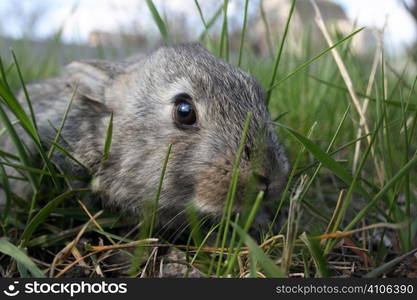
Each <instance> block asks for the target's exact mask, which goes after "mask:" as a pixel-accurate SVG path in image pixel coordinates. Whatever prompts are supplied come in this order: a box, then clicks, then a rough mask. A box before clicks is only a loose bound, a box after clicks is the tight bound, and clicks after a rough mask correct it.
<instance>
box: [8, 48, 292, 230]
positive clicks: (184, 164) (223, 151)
mask: <svg viewBox="0 0 417 300" xmlns="http://www.w3.org/2000/svg"><path fill="white" fill-rule="evenodd" d="M27 89H28V92H29V95H30V98H31V101H32V106H33V110H34V113H35V115H36V117H37V123H38V124H37V125H38V130H39V134H40V137H41V139H42V141H43V143H44V145H45V147H50V142H48V141H50V140H53V139H54V137H55V135H56V128H59V127H60V124H61V122H62V118H63V115H64V113H65V111H66V109H67V105H68V103H69V101H70V99H71V97H72V95H73V93H74V94H75V96H74V99H73V102H72V107H71V108H70V110H69V112H68V116H67V119H66V121H65V125H64V127H63V130H62V134H61V136H62V139H60V141H59V143H60V144H61V145H62V147H64V148H66V149H67V150H68V151H69V153H70V154H71V155H72V156H73V157H74V158H75V159H76V160H77V161H79V162H81V163H82V164H83V165H84V166H85V167H86V168H87V169H88V172H87V173H88V174H90V175H91V177H92V181H91V182H92V183H91V187H92V190H93V193H94V195H96V196H97V198H99V199H100V201H101V202H102V203H103V205H104V206H105V207H107V208H116V209H118V210H119V211H121V212H123V213H126V215H133V216H140V215H141V214H142V213H143V209H144V205H145V201H146V200H147V199H153V197H155V194H156V191H157V189H158V185H159V181H160V178H161V169H162V165H163V162H164V159H165V156H166V154H167V150H168V146H169V145H170V144H172V150H171V153H170V155H169V159H168V163H167V167H166V173H165V176H164V179H163V185H162V190H161V194H160V198H159V207H158V211H159V213H160V215H161V216H166V218H165V219H164V218H163V217H160V218H161V220H165V221H166V220H168V219H167V218H168V217H170V218H173V217H175V216H178V215H181V214H182V215H184V211H185V210H186V208H187V207H188V206H193V207H195V208H196V210H197V212H200V213H202V214H208V215H213V216H219V215H220V214H221V213H222V210H223V207H224V203H225V199H226V196H227V193H228V189H229V185H230V181H231V174H232V170H233V167H234V160H235V157H236V153H237V150H238V147H239V144H240V140H241V137H242V131H243V126H244V123H245V119H246V117H247V115H248V113H249V112H250V113H251V114H252V119H251V122H250V127H249V130H248V133H247V140H246V144H245V146H244V151H243V153H242V157H241V160H240V164H239V171H240V176H239V181H238V186H237V190H238V192H237V195H236V200H235V203H234V207H233V209H234V210H236V211H239V209H241V208H242V206H243V202H244V201H243V199H244V192H243V191H244V190H245V187H246V186H247V185H248V182H249V181H250V180H253V181H254V182H255V186H256V189H257V190H263V191H264V192H265V197H264V199H263V203H271V202H272V201H274V200H275V201H276V200H278V195H279V193H280V191H281V189H282V187H283V185H284V184H285V182H286V177H287V174H288V170H289V162H288V158H287V154H286V152H285V150H284V147H283V146H282V144H281V143H280V142H279V140H278V138H277V135H276V133H275V128H274V125H273V123H272V121H271V118H270V115H269V113H268V110H267V107H266V105H265V96H264V92H263V90H262V88H261V86H260V84H259V83H258V82H257V81H256V79H255V78H254V77H252V76H251V75H250V74H248V73H247V72H245V71H243V70H241V69H239V68H237V67H234V66H232V65H230V64H229V63H227V62H226V61H224V60H222V59H220V58H218V57H215V56H214V55H212V54H210V52H209V51H208V50H206V49H205V48H204V47H203V46H202V45H200V44H197V43H189V44H178V45H170V46H162V47H160V48H159V49H157V50H155V51H154V52H152V53H150V54H149V55H147V56H144V57H133V58H130V59H126V60H124V61H120V62H110V61H104V60H85V61H75V62H72V63H70V64H69V65H68V66H66V67H65V69H64V71H63V72H62V75H60V76H59V77H56V78H52V79H47V80H44V81H41V82H38V83H33V84H30V85H28V86H27ZM19 99H20V101H21V102H22V103H25V101H24V95H23V93H20V95H19ZM111 116H112V118H113V123H112V124H113V133H112V142H111V147H110V151H109V153H108V157H107V158H105V157H104V156H103V149H104V147H105V140H106V136H107V129H108V127H109V123H110V118H111ZM51 124H52V125H53V126H51ZM54 127H55V129H54ZM23 134H24V133H23V132H22V135H23ZM25 139H26V142H27V143H30V142H29V139H28V138H27V137H26V138H25ZM5 144H8V145H6V146H5ZM2 147H5V148H6V150H7V149H8V151H14V150H12V149H13V145H11V143H10V141H8V142H7V143H3V145H2ZM32 148H33V145H32ZM33 149H34V148H33ZM54 153H55V154H54V163H55V164H56V165H57V166H59V167H61V168H62V169H65V170H66V173H68V172H69V173H70V174H73V175H80V176H81V175H85V174H86V171H85V170H84V168H82V167H80V166H79V164H77V163H74V161H73V160H71V159H69V158H67V157H66V156H65V155H62V154H61V153H60V152H59V151H56V150H55V151H54ZM251 178H252V179H251ZM22 189H23V188H22ZM262 218H263V217H262ZM262 218H261V219H259V220H258V219H257V220H258V222H265V220H264V219H262Z"/></svg>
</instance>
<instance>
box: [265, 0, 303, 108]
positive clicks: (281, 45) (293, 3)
mask: <svg viewBox="0 0 417 300" xmlns="http://www.w3.org/2000/svg"><path fill="white" fill-rule="evenodd" d="M295 2H296V0H292V2H291V7H290V11H289V13H288V17H287V22H286V24H285V29H284V34H283V35H282V39H281V42H280V45H279V49H278V54H277V56H276V57H275V62H274V68H273V69H272V76H271V80H270V82H269V88H268V91H267V93H266V104H267V105H268V104H269V101H270V99H271V94H272V87H273V86H274V83H275V80H276V77H277V74H278V66H279V62H280V61H281V56H282V51H283V50H284V44H285V41H286V39H287V34H288V29H289V28H290V22H291V19H292V16H293V13H294V9H295Z"/></svg>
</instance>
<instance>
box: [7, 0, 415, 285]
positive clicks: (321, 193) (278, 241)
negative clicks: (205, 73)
mask: <svg viewBox="0 0 417 300" xmlns="http://www.w3.org/2000/svg"><path fill="white" fill-rule="evenodd" d="M228 2H229V1H227V0H225V1H224V2H223V4H222V5H221V6H220V7H219V8H218V9H217V10H216V11H215V13H214V15H212V16H206V15H204V11H203V10H201V7H200V5H199V1H197V0H195V1H194V3H195V5H196V7H197V10H198V12H199V18H200V19H201V23H202V24H201V34H200V35H199V40H200V41H201V42H202V43H204V44H205V45H206V46H207V47H208V48H209V49H210V50H211V51H212V52H213V53H214V54H216V55H218V56H220V57H223V58H224V59H226V60H228V61H229V62H230V63H232V64H235V65H239V66H240V67H241V68H243V69H245V70H247V71H249V72H251V73H252V74H253V75H254V76H255V77H257V78H258V80H259V81H260V82H261V84H262V85H263V87H264V88H265V91H266V94H267V103H268V108H269V111H270V113H271V116H272V119H273V120H274V121H275V124H276V130H277V133H278V135H279V137H280V139H281V141H282V142H283V143H284V145H285V147H286V148H287V152H288V154H289V157H290V161H291V162H292V170H291V173H290V176H289V180H288V184H287V186H286V187H285V189H284V191H283V193H282V195H281V196H280V198H279V199H276V206H275V208H274V209H275V210H276V211H274V213H275V215H276V218H275V219H274V220H271V224H270V227H269V228H270V230H269V232H263V234H262V237H261V239H260V240H256V239H254V238H253V237H251V236H250V234H249V231H250V228H251V224H252V222H253V220H254V216H255V214H256V211H257V210H258V208H259V206H260V205H261V203H262V198H263V194H262V193H259V194H258V193H255V194H254V195H251V197H249V198H250V199H248V205H247V211H243V212H241V213H239V214H237V215H233V214H232V210H231V208H232V205H233V202H234V199H235V195H236V193H237V187H238V185H237V182H238V179H239V169H238V168H237V167H236V166H238V164H239V161H240V156H241V154H242V151H243V145H244V142H245V138H246V132H247V130H248V127H249V126H250V122H251V115H250V114H249V115H248V118H247V120H246V123H245V130H244V131H243V135H242V140H241V147H240V148H239V151H238V153H236V161H235V165H234V166H235V168H234V170H233V176H232V180H231V183H230V187H229V193H228V195H227V199H225V206H224V210H223V214H222V215H221V218H219V221H218V223H217V224H212V225H211V227H210V228H208V230H201V228H202V227H204V226H203V225H204V224H206V221H207V220H206V219H200V218H199V217H198V215H197V213H196V212H195V211H193V210H192V209H191V210H190V211H188V212H187V215H188V216H189V224H184V226H189V227H190V230H189V236H188V239H186V240H187V242H186V245H183V244H181V245H171V244H170V243H169V241H165V240H164V239H162V238H161V237H160V236H159V231H158V230H156V229H157V227H156V226H155V223H156V222H157V220H158V216H157V214H156V209H155V208H156V206H157V203H158V201H159V195H160V192H161V187H162V183H163V180H164V174H165V170H166V167H167V164H168V161H169V154H170V152H171V145H167V149H168V150H167V154H166V158H165V160H164V161H161V162H160V164H161V178H160V184H159V186H156V187H155V197H154V198H152V199H150V201H149V202H150V204H149V209H148V210H147V212H148V213H147V217H146V218H144V219H143V220H131V219H128V220H127V219H126V218H123V216H119V215H118V214H117V213H114V212H108V211H107V212H104V213H102V214H99V213H98V210H97V209H96V208H94V207H89V206H87V208H86V207H85V206H83V205H81V204H80V203H81V202H84V201H87V199H88V197H89V195H90V193H91V191H90V190H89V189H88V188H84V189H73V188H72V187H71V185H70V184H69V179H71V180H73V179H74V178H73V176H71V175H68V174H63V173H62V171H61V170H60V169H59V168H57V166H55V164H54V161H53V156H52V152H53V151H60V152H61V153H63V154H64V155H67V156H68V158H69V159H72V160H76V158H74V157H72V156H71V154H70V153H69V152H68V151H67V150H66V149H65V147H63V146H62V145H58V143H57V141H58V139H59V137H60V132H61V131H62V128H63V126H65V120H66V114H65V115H64V116H63V119H62V123H61V126H60V128H58V129H56V132H57V135H56V138H55V139H54V141H52V142H51V143H50V144H51V145H52V146H51V148H49V149H44V148H43V147H42V145H41V139H40V137H39V134H38V130H37V122H36V116H35V115H34V114H33V111H32V109H31V101H30V94H29V93H28V92H27V90H26V88H25V83H27V82H29V81H32V80H38V79H43V78H46V77H51V76H54V75H56V74H57V73H58V70H59V63H58V62H57V59H56V58H57V57H58V54H59V52H60V49H62V47H64V45H63V44H62V42H61V41H60V35H61V34H60V32H61V31H60V32H59V33H58V34H57V35H56V37H55V38H54V39H53V40H52V41H51V42H50V45H49V46H48V47H47V53H44V57H42V58H41V59H39V58H35V57H33V56H32V55H31V51H30V41H28V40H22V41H17V42H16V44H15V46H14V49H15V53H14V52H13V53H9V52H3V53H0V54H1V57H2V58H3V60H1V61H0V75H1V76H0V120H1V123H0V124H1V128H0V138H2V137H3V136H5V135H9V136H10V138H11V140H12V141H13V143H14V145H15V147H16V150H17V151H16V153H7V152H6V151H4V150H3V149H0V177H1V180H0V187H1V189H2V190H3V192H4V194H5V196H6V198H7V202H6V204H5V207H4V209H3V211H2V215H1V218H0V226H1V228H0V229H1V231H0V232H1V233H0V237H1V238H0V252H1V253H2V254H3V255H0V266H1V267H2V268H1V269H2V270H3V271H2V272H3V274H1V275H2V276H9V277H10V276H22V277H28V276H41V275H42V274H44V275H45V276H46V275H47V274H52V273H53V274H58V276H73V275H71V274H72V273H71V272H72V271H74V270H75V269H77V268H78V269H82V270H84V273H82V274H83V276H93V275H94V274H95V273H97V272H99V271H98V270H100V272H102V274H104V275H103V276H141V277H145V276H157V275H158V272H157V270H158V269H159V267H160V266H159V264H158V261H160V260H158V259H160V258H158V259H157V256H156V250H155V249H157V248H158V249H167V248H169V247H171V248H174V249H177V251H180V252H182V253H183V257H185V258H184V260H182V261H181V263H182V264H183V265H184V266H185V269H186V271H185V272H184V274H182V275H183V276H188V275H190V274H191V273H190V272H192V270H195V269H198V270H199V272H200V275H202V276H205V277H243V276H250V277H263V276H266V277H286V276H290V275H291V274H294V273H297V274H300V273H301V274H304V276H305V277H340V276H344V277H349V276H364V277H377V276H392V274H393V270H395V268H396V267H397V266H398V263H400V262H401V261H402V260H404V259H406V258H407V257H409V256H410V255H412V254H413V253H414V252H415V250H414V248H415V247H416V245H417V236H416V232H417V218H416V213H417V181H416V180H415V179H414V178H416V176H417V152H416V151H417V135H416V133H415V132H416V127H417V102H416V99H417V97H416V92H415V90H414V89H415V85H416V81H417V76H416V71H415V69H416V67H415V65H412V62H411V60H410V58H408V57H406V56H404V57H389V56H387V55H386V54H383V55H380V59H379V60H378V61H377V65H376V67H377V69H376V76H375V81H374V83H373V85H372V86H371V88H369V87H368V86H367V83H368V82H369V79H370V75H371V70H372V63H373V56H374V55H375V53H369V54H367V55H365V56H363V55H357V54H355V51H354V50H353V47H352V43H351V39H352V37H354V36H356V35H360V34H362V32H361V31H362V30H363V29H362V28H359V29H353V30H352V33H351V34H347V35H346V36H343V35H340V34H339V33H337V32H332V33H331V38H332V40H333V44H332V45H330V46H329V45H326V44H325V43H324V41H323V44H322V45H320V47H319V48H320V49H316V48H317V47H312V46H311V45H312V41H311V40H310V37H309V35H306V37H305V38H303V43H302V45H303V46H302V47H303V48H302V51H301V52H300V53H299V52H294V51H291V49H289V48H288V45H287V44H286V40H287V39H288V38H289V37H290V35H291V34H292V31H291V17H292V15H293V12H294V11H293V8H294V2H295V1H294V2H293V3H292V6H291V10H290V11H289V12H288V19H287V21H286V22H285V24H286V25H285V27H284V28H281V32H282V35H278V36H274V37H273V40H272V41H271V43H270V46H269V48H271V49H270V51H272V53H271V57H269V56H268V57H259V56H257V55H256V54H255V52H254V50H253V49H252V48H251V47H250V44H249V43H248V41H249V39H250V35H249V34H248V33H249V32H248V30H250V29H249V28H250V26H247V23H248V19H247V17H248V15H247V14H248V2H249V1H245V5H244V7H243V11H242V16H243V21H242V32H241V36H240V40H239V46H238V48H237V49H233V48H232V47H231V44H230V43H229V42H230V41H229V39H230V36H229V32H228V31H229V21H228V17H227V11H228V4H229V3H228ZM146 3H147V5H148V8H149V9H150V12H151V15H152V16H153V18H154V20H155V24H156V26H157V27H158V28H159V31H160V33H161V36H162V39H163V40H164V41H165V42H167V43H169V42H170V41H172V40H173V39H171V37H170V32H169V27H168V26H167V24H166V23H165V21H164V19H163V18H162V17H161V14H160V13H159V12H158V9H157V7H156V6H155V5H154V4H153V2H152V1H150V0H149V1H148V0H147V1H146ZM264 13H265V12H262V14H261V15H262V16H263V19H264V23H265V24H267V21H266V19H265V14H264ZM167 18H168V19H169V15H168V16H167ZM216 22H217V23H219V22H220V24H219V25H221V26H219V28H217V29H216V26H215V24H216ZM268 26H270V25H268ZM218 29H220V31H218ZM267 32H274V31H273V30H272V28H268V30H267ZM265 39H266V40H269V39H271V37H270V36H268V37H265ZM0 44H1V41H0ZM23 45H25V47H23ZM274 45H275V46H274ZM25 49H26V50H25ZM28 49H29V50H28ZM334 50H336V51H338V53H339V55H340V57H341V59H342V61H343V63H344V65H345V66H346V69H347V71H348V75H349V77H350V79H351V81H352V85H353V89H354V92H355V93H356V95H357V96H358V99H359V109H361V108H363V105H364V103H365V101H369V103H368V108H367V110H366V112H365V113H364V116H365V119H364V121H365V122H366V125H367V128H368V129H369V132H367V131H366V130H364V128H362V126H361V125H360V120H361V116H360V114H359V113H358V107H357V106H356V103H354V101H353V99H352V94H351V93H350V91H349V88H348V86H347V81H346V77H345V76H342V74H341V71H340V68H339V67H338V65H337V64H336V63H335V60H334V57H333V56H332V52H331V51H334ZM132 51H134V49H129V51H126V52H127V53H128V52H132ZM375 51H378V49H376V50H375ZM97 53H98V55H99V54H100V53H101V54H100V55H104V56H106V54H105V53H103V52H102V51H101V50H100V49H98V52H97ZM376 54H379V53H376ZM107 55H108V54H107ZM79 56H80V54H79V53H74V57H73V58H74V59H77V58H79ZM107 58H111V57H107ZM399 61H400V62H401V61H403V62H404V61H406V62H407V63H408V64H409V65H411V66H410V67H409V68H408V69H404V70H403V71H398V70H397V71H395V69H393V68H392V66H395V65H396V64H397V63H398V62H399ZM18 89H23V92H24V95H25V99H26V100H25V101H27V105H28V107H29V110H28V111H25V110H24V109H23V107H22V105H21V103H20V102H19V101H17V99H16V91H17V90H18ZM365 99H367V100H365ZM68 103H69V104H68V109H67V112H68V111H69V109H70V107H71V103H72V99H68ZM11 115H13V118H11V117H10V116H11ZM15 119H16V120H17V121H14V120H15ZM17 126H20V127H21V128H23V130H24V131H25V132H26V133H27V134H28V136H29V137H30V138H31V139H32V140H33V143H34V144H35V146H36V151H37V153H30V152H29V151H28V148H27V147H26V145H25V144H24V143H23V141H22V139H21V137H20V136H19V134H18V132H17V131H16V128H17ZM112 130H113V117H111V118H110V120H109V123H108V128H107V135H106V139H105V141H104V143H103V144H104V149H103V157H104V159H106V157H108V154H109V153H110V152H111V140H112ZM358 132H361V134H360V135H359V136H358ZM358 143H360V147H358V148H356V147H355V145H356V144H358ZM36 156H37V157H40V158H41V159H40V160H36V159H34V157H36ZM355 157H356V159H355ZM78 163H79V162H78ZM10 168H14V169H16V170H17V171H18V172H17V174H19V175H13V176H12V175H10V174H9V173H10ZM76 179H78V180H86V179H85V178H76ZM10 180H24V181H28V182H29V183H30V184H31V188H32V191H33V193H32V196H31V197H29V198H28V199H22V198H20V197H19V196H18V195H16V191H14V190H13V184H11V182H10ZM87 180H89V179H87ZM283 212H284V214H283ZM285 212H286V213H287V214H285ZM93 215H98V216H97V218H92V216H93ZM283 215H286V217H284V218H283V217H282V216H283ZM276 221H280V222H279V223H280V224H282V226H281V228H280V229H279V230H277V229H276V228H275V227H274V226H273V225H274V224H273V223H275V222H276ZM392 224H395V226H393V225H392ZM369 225H375V226H370V227H367V228H365V229H366V230H363V231H362V230H360V229H361V228H364V227H365V226H369ZM353 229H358V230H357V231H355V232H354V233H352V234H349V236H348V237H346V236H344V235H343V234H342V233H343V232H347V231H350V230H353ZM181 230H182V228H178V231H179V232H180V231H181ZM80 232H82V233H83V238H84V241H85V244H84V245H81V244H80V243H78V244H76V245H73V248H72V252H71V251H69V252H68V253H72V256H71V255H67V256H66V258H65V259H63V260H62V261H58V263H57V264H56V265H55V267H54V268H55V269H54V270H53V271H52V273H51V268H52V265H51V264H52V262H53V261H54V259H55V258H56V256H57V254H58V253H59V252H60V251H61V250H63V249H64V248H65V247H68V246H67V245H68V244H69V243H70V242H72V241H78V240H79V238H80V237H77V235H78V234H79V233H80ZM149 238H160V240H159V241H158V242H157V243H156V244H155V241H152V240H149ZM387 241H388V242H387ZM101 243H102V244H104V245H101ZM352 245H355V247H354V248H352ZM96 246H98V247H96ZM101 246H103V247H102V248H100V247H101ZM127 249H136V250H135V251H133V252H131V251H128V250H127ZM76 252H79V253H80V255H81V256H84V259H83V260H82V263H83V264H78V262H79V261H80V258H79V256H77V255H76ZM115 252H117V253H119V254H121V255H124V256H125V257H126V261H127V262H128V263H127V264H123V263H121V264H120V265H118V266H116V267H115V266H110V265H109V264H108V263H106V259H107V256H110V255H111V254H112V253H113V254H114V253H115ZM75 262H77V263H75ZM346 265H349V266H353V265H355V266H356V267H355V269H354V271H353V272H351V271H346V268H345V267H346ZM99 275H100V274H99Z"/></svg>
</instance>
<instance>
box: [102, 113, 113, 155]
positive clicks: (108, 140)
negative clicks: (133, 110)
mask: <svg viewBox="0 0 417 300" xmlns="http://www.w3.org/2000/svg"><path fill="white" fill-rule="evenodd" d="M112 138H113V113H111V115H110V121H109V126H108V127H107V134H106V140H105V143H104V150H103V157H104V159H105V160H107V159H108V158H109V151H110V147H111V142H112Z"/></svg>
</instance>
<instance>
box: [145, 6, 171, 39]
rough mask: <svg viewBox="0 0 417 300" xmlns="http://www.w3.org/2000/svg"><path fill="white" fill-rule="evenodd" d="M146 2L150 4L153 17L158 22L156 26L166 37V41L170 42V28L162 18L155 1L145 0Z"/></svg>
mask: <svg viewBox="0 0 417 300" xmlns="http://www.w3.org/2000/svg"><path fill="white" fill-rule="evenodd" d="M145 1H146V4H147V5H148V8H149V10H150V12H151V14H152V18H153V20H154V22H155V24H156V26H158V29H159V32H160V33H161V36H162V38H163V39H164V41H165V43H169V41H170V39H169V35H168V30H167V27H166V25H165V22H164V20H162V18H161V16H160V14H159V12H158V10H157V9H156V7H155V5H154V3H153V1H152V0H145Z"/></svg>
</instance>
